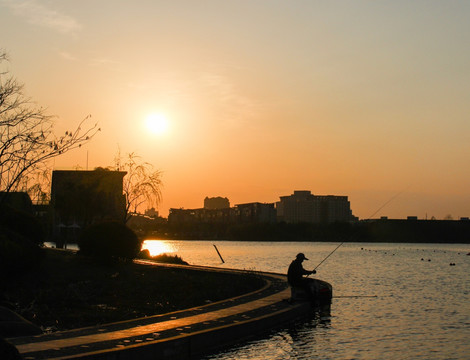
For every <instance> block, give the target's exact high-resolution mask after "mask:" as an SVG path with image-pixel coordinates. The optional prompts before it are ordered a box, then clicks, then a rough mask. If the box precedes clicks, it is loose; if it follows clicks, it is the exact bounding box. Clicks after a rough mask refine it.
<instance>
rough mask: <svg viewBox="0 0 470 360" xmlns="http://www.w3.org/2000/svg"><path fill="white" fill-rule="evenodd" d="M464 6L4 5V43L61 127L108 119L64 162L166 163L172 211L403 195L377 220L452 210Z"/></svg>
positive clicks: (461, 141)
mask: <svg viewBox="0 0 470 360" xmlns="http://www.w3.org/2000/svg"><path fill="white" fill-rule="evenodd" d="M469 19H470V1H430V0H427V1H399V0H394V1H315V0H308V1H275V0H265V1H261V0H259V1H253V0H236V1H228V0H227V1H215V0H214V1H204V0H201V1H194V0H188V1H178V0H174V1H173V0H172V1H155V0H134V1H124V0H112V1H111V0H99V1H96V0H93V1H91V0H81V1H77V0H47V1H46V0H44V1H40V0H0V48H3V49H5V50H6V51H7V52H8V54H9V56H10V63H9V65H8V69H9V70H10V71H11V73H12V74H14V75H15V76H16V77H17V78H18V79H19V80H20V81H21V82H23V83H24V84H25V85H26V92H27V94H28V95H29V96H31V97H32V98H33V99H34V100H35V101H36V102H37V103H38V104H40V105H43V106H45V107H47V108H48V110H49V113H51V114H54V115H57V116H58V120H57V129H58V131H59V130H65V129H71V128H72V127H73V124H77V123H78V122H79V121H80V120H81V119H82V118H84V117H85V116H86V115H88V114H92V116H93V118H92V120H93V121H98V122H99V125H100V127H101V128H102V132H101V133H99V134H98V135H97V137H96V138H95V139H94V140H93V141H92V142H91V143H90V144H89V145H87V146H86V148H84V149H80V150H77V151H74V152H73V153H70V154H67V155H65V156H63V157H62V158H60V159H57V160H56V162H55V167H56V168H62V169H63V168H72V167H74V166H76V165H80V166H81V167H82V168H85V167H86V158H87V151H88V155H89V168H90V169H91V168H94V167H96V166H107V165H112V163H113V158H114V155H115V154H116V152H117V149H118V147H120V149H121V152H124V153H126V152H136V153H137V154H139V155H141V156H142V158H143V159H144V160H145V161H148V162H150V163H152V164H153V165H154V166H155V167H156V168H158V169H160V170H162V171H163V173H164V176H163V181H164V188H163V203H162V204H161V206H160V211H161V213H162V215H164V216H166V215H167V212H168V208H170V207H176V208H179V207H184V208H198V207H202V206H203V199H204V197H205V196H226V197H228V198H229V199H230V202H231V204H238V203H244V202H254V201H259V202H275V201H277V200H279V196H284V195H289V194H291V193H292V192H293V190H311V191H312V193H314V194H318V195H327V194H332V195H347V196H349V199H350V201H351V207H352V210H353V213H354V214H355V215H357V216H359V217H360V218H368V217H369V216H371V215H372V213H374V212H375V211H376V210H377V209H378V208H380V207H381V206H382V205H383V204H384V203H386V202H387V201H388V200H389V199H391V198H392V197H393V196H395V195H396V194H398V193H400V195H399V196H398V197H396V198H395V199H394V200H393V201H392V202H390V203H389V204H388V205H387V206H386V207H385V208H384V209H382V210H381V211H380V212H379V213H378V214H377V215H376V216H381V215H386V216H389V217H395V218H403V217H406V216H407V215H415V216H418V217H420V218H424V217H425V216H426V214H427V216H428V218H430V217H431V216H435V217H436V218H443V217H444V216H446V215H448V214H451V215H452V216H453V217H454V218H458V217H461V216H470V21H469ZM151 113H163V114H165V115H166V117H167V118H168V121H169V127H168V130H167V131H166V132H165V133H163V134H160V135H157V134H153V133H151V132H150V131H149V130H148V129H147V128H146V127H145V118H146V116H147V115H148V114H151ZM376 216H375V217H376Z"/></svg>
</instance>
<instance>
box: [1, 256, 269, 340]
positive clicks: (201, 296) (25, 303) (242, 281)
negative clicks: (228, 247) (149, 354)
mask: <svg viewBox="0 0 470 360" xmlns="http://www.w3.org/2000/svg"><path fill="white" fill-rule="evenodd" d="M40 254H41V256H42V261H41V262H40V264H39V265H38V266H37V268H36V269H35V270H34V271H33V272H26V273H23V274H18V276H13V277H9V278H6V279H5V278H4V279H2V291H3V301H4V303H5V302H6V303H9V304H10V305H11V306H13V307H14V310H15V311H16V312H17V313H19V314H20V315H22V316H23V317H24V318H26V319H27V320H29V321H31V322H32V323H34V324H36V325H38V326H40V327H42V329H43V330H46V331H48V330H49V331H55V330H65V329H72V328H78V327H84V326H90V325H96V324H102V323H108V322H115V321H122V320H128V319H133V318H138V317H144V316H151V315H155V314H162V313H167V312H171V311H175V310H179V309H185V308H190V307H194V306H199V305H203V304H206V303H209V302H214V301H218V300H222V299H226V298H229V297H233V296H236V295H239V294H241V293H245V292H250V291H252V290H255V289H258V288H260V287H261V286H262V284H263V281H262V280H261V279H260V278H258V277H257V276H256V275H236V274H228V273H217V272H208V271H197V270H189V269H184V267H160V266H148V265H139V264H136V263H133V262H119V263H113V264H110V263H108V264H98V263H96V262H95V261H92V260H91V259H89V258H86V257H83V256H79V255H76V254H75V253H71V252H67V251H61V250H55V249H41V252H40Z"/></svg>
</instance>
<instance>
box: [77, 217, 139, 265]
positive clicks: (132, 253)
mask: <svg viewBox="0 0 470 360" xmlns="http://www.w3.org/2000/svg"><path fill="white" fill-rule="evenodd" d="M78 246H79V248H80V254H82V255H85V256H90V257H93V258H100V259H103V260H107V259H115V260H118V259H121V260H132V259H134V258H135V257H136V256H137V254H138V253H139V251H140V248H141V246H142V241H140V240H139V239H138V237H137V235H136V234H135V233H134V232H133V231H132V230H131V229H129V228H128V227H127V226H126V225H125V224H124V223H121V222H117V221H109V222H103V223H98V224H94V225H91V226H90V227H88V228H87V229H85V230H84V231H83V232H82V234H81V235H80V238H79V240H78Z"/></svg>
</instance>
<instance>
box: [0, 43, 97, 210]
mask: <svg viewBox="0 0 470 360" xmlns="http://www.w3.org/2000/svg"><path fill="white" fill-rule="evenodd" d="M7 60H8V57H7V54H6V53H5V52H3V51H1V50H0V64H1V63H2V62H4V61H7ZM90 118H91V116H90V115H88V116H87V117H86V118H85V119H83V120H82V121H81V122H80V123H79V124H78V126H77V127H76V128H75V129H74V130H73V131H66V132H65V134H63V135H61V136H57V135H55V134H54V131H53V125H54V121H53V117H52V116H50V115H47V114H46V112H45V109H44V108H42V107H38V106H37V105H36V104H34V103H33V102H32V101H31V99H29V98H27V97H25V96H24V94H23V85H22V84H19V83H18V82H17V81H16V79H14V78H13V77H12V76H10V75H9V73H8V71H3V72H0V191H2V192H9V191H14V190H17V189H18V188H19V187H20V184H21V182H22V180H23V179H25V178H27V177H28V175H30V174H31V173H33V172H36V171H37V170H38V169H40V168H41V167H42V166H43V165H44V164H45V163H46V162H47V161H48V160H51V159H53V158H55V157H57V156H60V155H62V154H64V153H66V152H68V151H71V150H73V149H76V148H79V147H81V146H82V145H84V144H86V143H87V142H88V141H90V139H91V138H93V136H94V135H95V134H96V133H97V132H98V131H100V129H99V128H98V124H94V125H93V126H91V127H89V128H84V129H83V128H82V127H83V126H84V125H85V122H86V121H87V120H89V119H90ZM0 201H1V199H0Z"/></svg>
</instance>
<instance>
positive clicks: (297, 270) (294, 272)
mask: <svg viewBox="0 0 470 360" xmlns="http://www.w3.org/2000/svg"><path fill="white" fill-rule="evenodd" d="M304 260H308V259H307V258H306V257H305V255H304V254H303V253H298V254H297V256H296V257H295V260H293V261H292V262H291V264H290V265H289V270H287V281H288V282H289V285H290V286H295V287H301V288H303V289H305V290H306V291H307V292H308V293H309V294H312V291H311V289H310V286H309V281H308V279H307V278H304V275H310V274H316V273H317V272H316V271H315V270H312V271H308V270H305V269H304V267H303V266H302V262H303V261H304Z"/></svg>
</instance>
